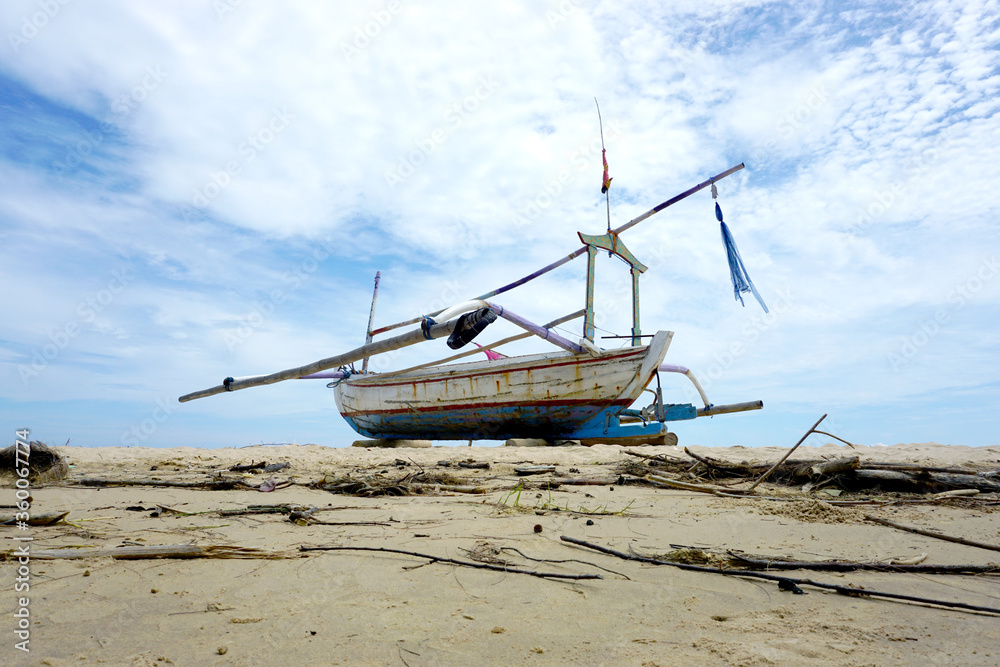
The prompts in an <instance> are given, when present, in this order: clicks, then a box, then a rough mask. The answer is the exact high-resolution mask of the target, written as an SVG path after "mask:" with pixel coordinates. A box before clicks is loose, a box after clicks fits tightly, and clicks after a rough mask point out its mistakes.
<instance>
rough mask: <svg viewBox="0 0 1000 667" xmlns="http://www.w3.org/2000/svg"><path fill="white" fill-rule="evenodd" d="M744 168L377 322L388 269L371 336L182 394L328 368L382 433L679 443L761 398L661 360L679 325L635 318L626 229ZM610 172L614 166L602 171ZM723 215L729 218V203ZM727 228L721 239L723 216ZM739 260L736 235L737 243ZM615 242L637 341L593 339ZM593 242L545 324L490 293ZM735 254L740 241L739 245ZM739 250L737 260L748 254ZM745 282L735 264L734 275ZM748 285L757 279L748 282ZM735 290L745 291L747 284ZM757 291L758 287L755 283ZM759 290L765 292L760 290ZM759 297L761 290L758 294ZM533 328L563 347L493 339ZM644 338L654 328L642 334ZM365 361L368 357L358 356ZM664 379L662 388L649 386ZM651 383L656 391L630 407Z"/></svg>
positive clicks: (357, 412)
mask: <svg viewBox="0 0 1000 667" xmlns="http://www.w3.org/2000/svg"><path fill="white" fill-rule="evenodd" d="M742 168H743V165H742V164H739V165H737V166H735V167H732V168H730V169H729V170H727V171H725V172H722V173H721V174H717V175H716V176H713V177H712V178H710V179H708V180H706V181H704V182H703V183H700V184H698V185H696V186H694V187H692V188H690V189H689V190H687V191H685V192H683V193H681V194H679V195H677V196H675V197H673V198H672V199H669V200H667V201H665V202H663V203H662V204H660V205H658V206H656V207H655V208H653V209H651V210H650V211H647V212H646V213H644V214H643V215H641V216H639V217H637V218H635V219H633V220H631V221H629V222H628V223H626V224H624V225H622V226H620V227H618V228H617V229H611V228H610V216H609V226H608V227H609V228H608V231H607V233H606V234H603V235H586V234H582V233H581V234H578V236H579V239H580V241H581V242H582V244H583V246H582V247H581V248H579V249H578V250H577V251H575V252H573V253H571V254H569V255H567V256H563V257H562V258H561V259H559V260H557V261H556V262H553V263H552V264H550V265H548V266H546V267H544V268H542V269H539V270H538V271H535V272H534V273H532V274H530V275H528V276H525V277H524V278H521V279H520V280H517V281H514V282H512V283H510V284H508V285H505V286H503V287H501V288H498V289H496V290H493V291H492V292H488V293H486V294H483V295H481V296H479V297H477V298H475V299H473V300H471V301H466V302H463V303H460V304H457V305H455V306H452V307H451V308H447V309H444V310H442V311H438V312H436V313H431V314H428V315H421V316H419V317H416V318H413V319H410V320H406V321H403V322H399V323H396V324H392V325H389V326H385V327H382V328H380V329H373V328H372V323H373V318H374V313H375V304H376V301H377V298H378V286H379V279H380V274H376V276H375V292H374V295H373V298H372V305H371V313H370V315H369V321H368V331H367V335H366V338H365V344H364V345H362V346H360V347H358V348H356V349H354V350H351V351H349V352H346V353H343V354H339V355H335V356H333V357H328V358H325V359H320V360H319V361H315V362H312V363H310V364H306V365H304V366H299V367H296V368H290V369H287V370H284V371H279V372H277V373H271V374H269V375H256V376H250V377H243V378H232V377H228V378H226V379H225V380H224V381H223V382H222V384H221V385H218V386H215V387H212V388H209V389H205V390H202V391H198V392H194V393H191V394H187V395H185V396H182V397H180V401H181V402H186V401H190V400H194V399H197V398H203V397H205V396H211V395H214V394H219V393H224V392H231V391H236V390H239V389H245V388H248V387H254V386H260V385H265V384H272V383H275V382H281V381H284V380H290V379H329V380H333V381H332V382H330V383H329V384H328V386H329V387H331V388H333V390H334V397H335V401H336V404H337V408H338V409H339V411H340V414H341V415H342V416H343V418H344V419H345V420H346V421H347V423H348V424H350V426H351V427H352V428H353V429H354V430H356V431H357V432H358V433H360V434H361V435H364V436H367V437H370V438H379V439H414V438H416V439H428V440H470V441H472V440H504V439H509V438H543V439H547V440H580V441H581V442H583V443H584V444H593V443H597V442H604V443H621V444H642V443H647V442H649V443H659V444H676V442H677V438H676V435H674V434H673V433H670V432H668V430H667V426H666V424H667V423H668V422H672V421H678V420H688V419H695V418H696V417H702V416H709V415H716V414H724V413H729V412H742V411H745V410H756V409H760V408H761V407H763V404H762V402H761V401H751V402H747V403H736V404H731V405H713V404H711V403H710V402H709V400H708V397H707V396H706V395H705V392H704V390H703V388H702V387H701V385H700V384H699V383H698V381H697V379H696V378H695V377H694V375H693V374H692V373H691V371H690V370H688V369H687V368H685V367H683V366H678V365H672V364H664V363H663V360H664V357H665V355H666V353H667V350H668V348H669V346H670V341H671V339H672V337H673V333H672V332H669V331H659V332H657V333H656V334H655V335H652V336H649V335H645V336H644V335H643V334H642V333H641V331H640V327H639V276H640V275H641V274H642V273H644V272H645V271H646V266H645V265H643V264H642V263H641V262H640V261H639V260H638V259H637V258H636V257H635V256H634V255H632V253H631V252H630V251H629V250H628V248H627V247H626V246H625V244H624V242H623V241H622V240H621V239H620V238H619V235H620V234H621V233H622V232H624V231H625V230H627V229H629V228H631V227H633V226H634V225H636V224H638V223H640V222H642V221H643V220H645V219H646V218H648V217H650V216H651V215H653V214H655V213H657V212H659V211H661V210H663V209H664V208H666V207H668V206H670V205H672V204H674V203H676V202H678V201H680V200H681V199H684V198H685V197H688V196H690V195H691V194H693V193H695V192H697V191H699V190H701V189H703V188H706V187H709V186H712V188H713V194H714V189H715V187H714V184H715V182H717V181H718V180H720V179H722V178H725V177H726V176H728V175H730V174H732V173H734V172H736V171H738V170H740V169H742ZM605 177H606V178H605V180H606V182H609V181H608V179H607V174H606V173H605ZM716 210H717V217H718V218H719V222H720V223H722V216H721V212H720V211H719V210H718V208H717V209H716ZM722 224H723V230H724V232H723V237H724V239H725V236H726V235H725V231H726V229H725V223H722ZM727 250H728V251H730V254H731V257H730V266H731V268H733V254H734V253H735V246H733V247H732V248H731V249H730V244H729V243H728V242H727ZM600 252H608V253H609V254H610V255H616V256H617V257H619V258H620V259H622V260H623V261H624V262H625V263H626V264H627V265H628V266H629V267H630V272H631V276H632V331H631V335H630V336H620V337H618V338H624V339H628V342H629V343H630V344H627V345H626V346H625V347H622V348H619V349H614V350H603V349H600V347H599V346H598V345H596V344H595V325H594V319H595V318H594V315H595V314H594V283H595V279H594V273H595V261H596V257H597V255H598V253H600ZM583 254H586V255H587V256H588V260H589V263H588V270H587V289H586V299H585V307H584V308H583V309H581V310H579V311H577V312H575V313H572V314H570V315H567V316H565V317H562V318H559V319H557V320H554V321H552V322H550V323H548V324H546V325H541V326H539V325H537V324H534V323H532V322H530V321H528V320H526V319H524V318H522V317H520V316H518V315H517V314H515V313H512V312H510V310H508V309H506V308H504V307H503V306H501V305H499V304H497V303H495V302H493V301H488V300H487V299H492V298H493V297H495V296H497V295H499V294H503V293H504V292H507V291H509V290H511V289H514V288H516V287H519V286H521V285H523V284H525V283H527V282H529V281H531V280H533V279H535V278H537V277H538V276H540V275H543V274H545V273H547V272H549V271H552V270H554V269H556V268H558V267H560V266H562V265H563V264H566V263H567V262H569V261H571V260H573V259H575V258H576V257H579V256H582V255H583ZM735 258H736V259H737V260H738V259H739V257H738V253H735ZM740 261H741V260H740ZM733 282H734V285H736V284H737V279H736V275H735V273H734V278H733ZM751 288H752V286H751ZM739 291H744V290H738V292H737V297H738V296H739ZM754 294H755V295H756V292H755V291H754ZM758 299H759V296H758ZM761 305H762V306H763V301H761ZM579 317H583V320H584V322H583V336H582V337H581V338H580V339H579V342H574V341H571V340H568V339H566V338H564V337H563V336H561V335H559V334H558V333H557V332H556V331H555V330H554V328H555V327H556V326H557V325H559V324H562V323H564V322H567V321H569V320H572V319H576V318H579ZM498 319H503V320H506V321H508V322H510V323H512V324H514V325H515V326H517V327H519V328H520V329H522V330H523V333H521V334H519V335H515V336H510V337H508V338H504V339H502V340H499V341H496V342H493V343H490V344H488V345H486V346H482V347H480V349H473V350H467V351H464V352H461V353H458V354H454V355H452V356H449V357H446V358H444V359H439V360H437V361H434V362H430V363H425V364H420V365H418V366H413V367H411V368H407V369H402V370H398V371H393V372H389V373H374V372H370V371H369V370H368V360H369V358H370V357H372V356H374V355H377V354H382V353H386V352H389V351H392V350H397V349H399V348H402V347H405V346H409V345H414V344H417V343H422V342H424V341H431V340H434V339H437V338H443V337H448V346H449V347H450V348H452V349H459V348H461V347H463V346H465V345H466V344H467V343H469V342H471V341H472V339H473V338H475V337H476V336H477V335H479V334H480V333H481V332H482V331H483V330H484V329H485V328H486V326H487V325H489V324H491V323H492V322H494V321H496V320H498ZM410 325H417V326H416V328H414V329H412V330H410V331H409V332H407V333H403V334H398V335H395V336H392V337H390V338H385V339H382V340H379V341H375V340H374V338H375V336H378V335H381V334H385V333H387V332H389V331H392V330H394V329H398V328H401V327H406V326H410ZM531 336H537V337H538V338H540V339H542V340H545V341H547V342H548V343H550V344H553V345H555V346H556V347H558V348H561V350H560V351H557V352H556V351H554V352H549V353H542V354H533V355H526V356H514V357H504V356H503V355H500V354H498V353H493V352H492V350H493V349H494V348H497V347H499V346H501V345H504V344H507V343H510V342H513V341H515V340H520V339H523V338H528V337H531ZM644 338H650V339H651V340H650V341H649V342H648V343H646V344H643V339H644ZM481 352H486V353H487V357H488V358H487V359H486V360H477V361H472V362H463V363H454V362H457V361H458V360H460V359H462V358H464V357H468V356H471V355H478V354H480V353H481ZM358 361H362V362H363V363H362V366H361V368H360V369H357V368H355V366H354V363H355V362H358ZM332 369H336V370H332ZM663 372H669V373H681V374H684V375H685V376H687V377H688V378H689V379H690V380H691V382H692V383H693V384H694V386H695V388H696V389H697V392H698V394H699V396H700V398H701V400H702V402H703V403H704V405H703V406H702V407H697V408H696V407H695V406H694V405H693V404H690V403H685V404H668V403H665V402H664V400H663V394H662V390H661V387H660V383H659V374H660V373H663ZM654 379H656V389H655V390H654V389H650V388H649V387H650V385H651V383H652V382H653V380H654ZM643 392H649V393H651V394H652V395H653V399H652V402H651V403H650V404H649V405H648V406H646V407H644V408H642V409H633V408H632V407H631V406H632V405H633V403H635V402H636V401H637V400H638V399H639V398H640V396H641V395H642V394H643Z"/></svg>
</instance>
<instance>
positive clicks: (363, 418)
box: [344, 404, 617, 440]
mask: <svg viewBox="0 0 1000 667" xmlns="http://www.w3.org/2000/svg"><path fill="white" fill-rule="evenodd" d="M601 411H602V407H601V406H597V405H588V404H582V405H572V406H567V405H519V406H510V407H491V408H488V409H475V408H473V409H461V408H449V409H448V410H446V411H440V412H439V411H426V412H423V411H422V412H399V413H391V414H384V413H377V414H375V413H370V414H365V415H357V414H355V415H350V416H349V415H344V419H345V420H347V423H348V424H350V425H351V428H353V429H354V430H355V431H357V432H358V433H360V434H361V435H363V436H366V437H369V438H388V439H398V438H416V439H423V440H506V439H507V438H568V437H569V436H571V435H573V434H574V433H575V432H577V431H578V430H579V429H580V428H581V427H582V426H583V425H584V424H586V423H587V422H588V421H590V420H592V419H593V418H594V417H595V416H597V415H598V414H600V413H601ZM615 411H616V412H617V410H615Z"/></svg>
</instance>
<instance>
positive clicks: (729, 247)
mask: <svg viewBox="0 0 1000 667" xmlns="http://www.w3.org/2000/svg"><path fill="white" fill-rule="evenodd" d="M715 217H716V219H718V221H719V224H720V225H722V244H723V245H724V246H726V257H727V258H728V259H729V277H730V278H732V280H733V293H734V294H735V295H736V298H737V299H739V301H740V303H741V304H743V306H746V304H745V303H743V297H742V296H740V294H741V293H743V294H745V293H747V292H751V293H752V294H753V295H754V298H756V299H757V303H759V304H760V307H761V308H763V309H764V312H765V313H766V312H769V311H768V310H767V306H766V305H765V304H764V300H763V299H762V298H760V294H758V293H757V288H756V287H754V286H753V281H752V280H750V274H749V273H747V267H745V266H744V265H743V258H742V257H740V251H739V250H738V249H737V248H736V241H735V240H734V239H733V233H732V232H731V231H729V226H728V225H727V224H726V222H725V221H724V220H723V219H722V208H721V207H720V206H719V202H715Z"/></svg>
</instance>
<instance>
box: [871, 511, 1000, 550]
mask: <svg viewBox="0 0 1000 667" xmlns="http://www.w3.org/2000/svg"><path fill="white" fill-rule="evenodd" d="M865 518H866V519H868V520H869V521H874V522H875V523H880V524H882V525H883V526H889V527H890V528H896V529H897V530H905V531H907V532H910V533H916V534H917V535H925V536H927V537H936V538H937V539H939V540H944V541H946V542H954V543H955V544H964V545H966V546H969V547H978V548H979V549H989V550H990V551H1000V545H997V544H989V543H987V542H977V541H976V540H968V539H966V538H964V537H955V536H953V535H945V534H944V533H939V532H937V531H934V530H923V529H922V528H915V527H913V526H904V525H903V524H901V523H896V522H895V521H889V520H888V519H880V518H879V517H877V516H872V515H870V514H866V515H865Z"/></svg>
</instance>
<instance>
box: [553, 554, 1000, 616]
mask: <svg viewBox="0 0 1000 667" xmlns="http://www.w3.org/2000/svg"><path fill="white" fill-rule="evenodd" d="M559 539H561V540H562V541H563V542H569V543H570V544H575V545H577V546H581V547H586V548H587V549H593V550H594V551H599V552H601V553H604V554H608V555H611V556H617V557H618V558H622V559H624V560H634V561H638V562H640V563H649V564H650V565H667V566H670V567H675V568H677V569H680V570H688V571H691V572H705V573H709V574H721V575H725V576H729V577H750V578H753V579H767V580H769V581H776V582H778V588H779V589H780V590H784V591H791V592H793V593H796V594H798V595H802V594H804V592H805V591H803V590H802V589H801V588H799V587H800V586H813V587H815V588H823V589H826V590H831V591H834V592H835V593H839V594H840V595H847V596H851V597H872V598H886V599H889V600H904V601H907V602H918V603H921V604H931V605H936V606H939V607H949V608H952V609H966V610H969V611H978V612H984V613H987V614H996V615H998V616H1000V609H998V608H996V607H982V606H979V605H972V604H967V603H965V602H949V601H947V600H936V599H934V598H924V597H917V596H915V595H903V594H901V593H887V592H884V591H874V590H871V589H867V588H852V587H850V586H840V585H838V584H825V583H823V582H819V581H813V580H811V579H796V578H793V577H783V576H780V575H776V574H768V573H766V572H755V571H752V570H723V569H721V568H716V567H704V566H701V565H688V564H686V563H671V562H670V561H665V560H657V559H656V558H647V557H645V556H636V555H633V554H627V553H624V552H621V551H617V550H615V549H611V548H609V547H603V546H601V545H599V544H593V543H591V542H586V541H584V540H579V539H577V538H575V537H569V536H568V535H560V536H559Z"/></svg>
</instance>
